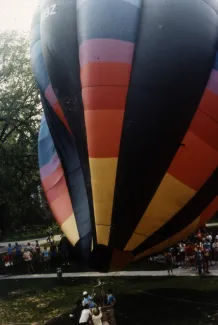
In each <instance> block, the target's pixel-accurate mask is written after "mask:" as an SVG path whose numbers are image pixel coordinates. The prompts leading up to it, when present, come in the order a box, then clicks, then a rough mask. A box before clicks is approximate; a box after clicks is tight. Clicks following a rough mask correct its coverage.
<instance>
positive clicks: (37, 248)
mask: <svg viewBox="0 0 218 325" xmlns="http://www.w3.org/2000/svg"><path fill="white" fill-rule="evenodd" d="M35 251H36V255H37V256H38V257H40V245H39V241H38V240H36V246H35Z"/></svg>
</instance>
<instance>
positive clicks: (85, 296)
mask: <svg viewBox="0 0 218 325" xmlns="http://www.w3.org/2000/svg"><path fill="white" fill-rule="evenodd" d="M82 305H83V306H85V305H89V308H94V307H95V303H94V301H93V297H91V296H90V295H89V294H88V292H87V291H84V292H83V302H82Z"/></svg>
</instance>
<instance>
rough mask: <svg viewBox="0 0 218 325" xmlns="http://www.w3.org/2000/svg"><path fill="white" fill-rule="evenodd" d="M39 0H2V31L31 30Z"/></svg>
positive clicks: (0, 18)
mask: <svg viewBox="0 0 218 325" xmlns="http://www.w3.org/2000/svg"><path fill="white" fill-rule="evenodd" d="M37 5H38V0H0V32H1V31H4V30H10V29H14V30H17V31H18V32H29V31H30V25H31V21H32V17H33V13H34V10H35V8H36V6H37Z"/></svg>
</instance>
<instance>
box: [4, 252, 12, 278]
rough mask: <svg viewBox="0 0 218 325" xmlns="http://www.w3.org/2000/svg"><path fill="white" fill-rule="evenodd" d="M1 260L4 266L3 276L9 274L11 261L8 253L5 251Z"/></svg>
mask: <svg viewBox="0 0 218 325" xmlns="http://www.w3.org/2000/svg"><path fill="white" fill-rule="evenodd" d="M2 261H3V263H4V267H5V276H8V275H11V266H12V262H11V257H10V255H9V254H8V253H5V255H4V257H3V259H2Z"/></svg>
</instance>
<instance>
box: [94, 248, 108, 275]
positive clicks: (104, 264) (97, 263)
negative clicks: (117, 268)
mask: <svg viewBox="0 0 218 325" xmlns="http://www.w3.org/2000/svg"><path fill="white" fill-rule="evenodd" d="M111 258H112V249H110V248H109V247H108V246H105V245H100V244H98V245H96V246H95V248H94V249H93V251H92V253H91V257H90V261H89V266H90V268H91V269H94V270H96V271H98V272H101V273H107V272H108V271H109V269H110V261H111Z"/></svg>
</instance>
